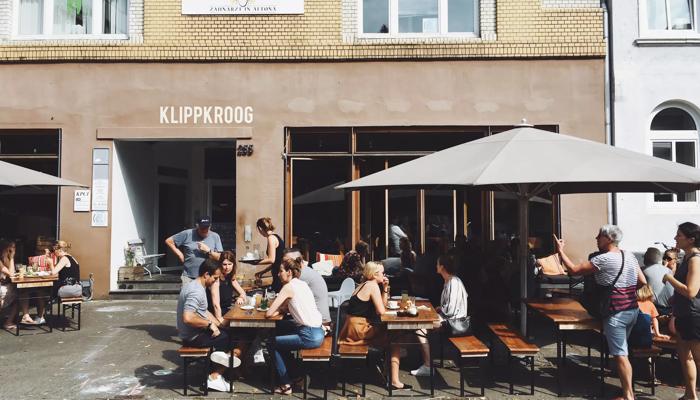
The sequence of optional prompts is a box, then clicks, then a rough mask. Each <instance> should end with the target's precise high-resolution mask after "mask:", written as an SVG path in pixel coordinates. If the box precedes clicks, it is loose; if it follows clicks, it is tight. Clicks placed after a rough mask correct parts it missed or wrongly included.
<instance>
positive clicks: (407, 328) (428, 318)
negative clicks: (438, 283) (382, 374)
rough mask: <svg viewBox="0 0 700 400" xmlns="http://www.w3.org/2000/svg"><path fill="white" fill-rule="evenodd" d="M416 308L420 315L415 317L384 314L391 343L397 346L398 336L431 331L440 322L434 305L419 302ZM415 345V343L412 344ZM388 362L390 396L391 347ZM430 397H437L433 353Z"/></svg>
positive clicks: (382, 318)
mask: <svg viewBox="0 0 700 400" xmlns="http://www.w3.org/2000/svg"><path fill="white" fill-rule="evenodd" d="M416 306H417V307H418V315H416V316H415V317H413V316H398V315H393V313H392V314H387V313H385V314H382V316H381V321H382V322H383V323H385V324H386V327H387V330H388V332H389V342H390V343H393V344H397V343H398V340H397V338H396V336H398V335H399V334H401V333H402V332H407V333H413V332H415V331H417V330H419V329H425V330H431V329H434V328H435V323H436V322H438V321H440V317H439V316H438V313H437V311H435V308H433V305H432V304H430V302H429V301H424V300H419V301H416ZM411 344H414V343H411ZM386 351H387V354H386V362H387V374H386V377H387V388H388V390H389V396H391V395H392V390H391V374H390V373H389V372H388V371H390V368H391V357H390V352H391V346H387V349H386ZM430 358H431V360H430V395H431V396H434V395H435V385H434V380H433V378H434V375H435V372H434V370H435V369H434V367H433V360H432V353H431V356H430Z"/></svg>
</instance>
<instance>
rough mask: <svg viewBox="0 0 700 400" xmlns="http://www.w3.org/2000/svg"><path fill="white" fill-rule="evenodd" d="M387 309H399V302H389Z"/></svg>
mask: <svg viewBox="0 0 700 400" xmlns="http://www.w3.org/2000/svg"><path fill="white" fill-rule="evenodd" d="M389 308H399V302H398V301H396V300H389Z"/></svg>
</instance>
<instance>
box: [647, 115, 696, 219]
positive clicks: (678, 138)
mask: <svg viewBox="0 0 700 400" xmlns="http://www.w3.org/2000/svg"><path fill="white" fill-rule="evenodd" d="M669 108H678V109H681V110H683V111H684V112H686V113H687V114H688V115H689V116H690V118H692V119H693V121H694V122H695V126H696V129H695V130H652V129H651V123H652V121H653V120H654V118H656V116H657V115H658V114H659V113H660V112H662V111H664V110H666V109H669ZM698 126H700V125H698V118H697V116H696V113H695V112H693V111H692V110H690V109H688V107H684V106H682V105H680V104H677V103H672V104H664V105H663V106H660V107H658V108H656V109H655V110H654V112H653V113H652V114H651V118H649V120H648V121H647V131H648V132H649V134H648V138H647V139H648V140H647V154H649V155H652V156H653V154H654V143H658V142H671V143H672V144H671V146H672V147H671V157H672V161H673V162H676V161H675V160H676V143H678V142H693V143H694V144H695V168H700V164H699V163H698V162H699V161H700V149H699V148H698V147H699V146H700V137H699V136H698V132H700V130H698V129H697V127H698ZM659 193H660V192H659ZM648 199H649V200H648V204H649V207H650V208H651V209H653V210H655V211H660V210H669V211H672V210H683V212H685V211H687V210H689V209H692V210H697V209H700V191H697V190H696V191H695V201H678V195H677V194H676V193H673V201H655V200H654V193H649V194H648Z"/></svg>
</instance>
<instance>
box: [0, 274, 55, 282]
mask: <svg viewBox="0 0 700 400" xmlns="http://www.w3.org/2000/svg"><path fill="white" fill-rule="evenodd" d="M10 280H11V281H12V283H38V282H53V281H57V280H58V275H47V276H27V275H25V276H24V278H22V279H20V277H19V276H18V275H14V276H12V277H11V278H10Z"/></svg>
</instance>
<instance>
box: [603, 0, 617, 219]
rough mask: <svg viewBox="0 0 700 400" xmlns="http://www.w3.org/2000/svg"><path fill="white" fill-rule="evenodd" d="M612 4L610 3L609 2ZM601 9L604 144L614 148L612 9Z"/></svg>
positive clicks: (611, 201) (612, 208) (613, 215)
mask: <svg viewBox="0 0 700 400" xmlns="http://www.w3.org/2000/svg"><path fill="white" fill-rule="evenodd" d="M611 3H612V2H611ZM600 6H601V8H602V9H603V38H604V39H605V41H606V43H607V49H606V52H605V96H604V97H605V143H607V144H609V145H611V146H615V103H614V101H613V99H614V98H615V72H614V71H615V70H614V68H613V51H612V49H613V39H612V32H611V30H610V27H611V26H612V9H611V7H610V6H609V5H608V0H601V1H600ZM608 223H609V224H613V225H617V194H616V193H614V192H613V193H610V195H609V196H608Z"/></svg>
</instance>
